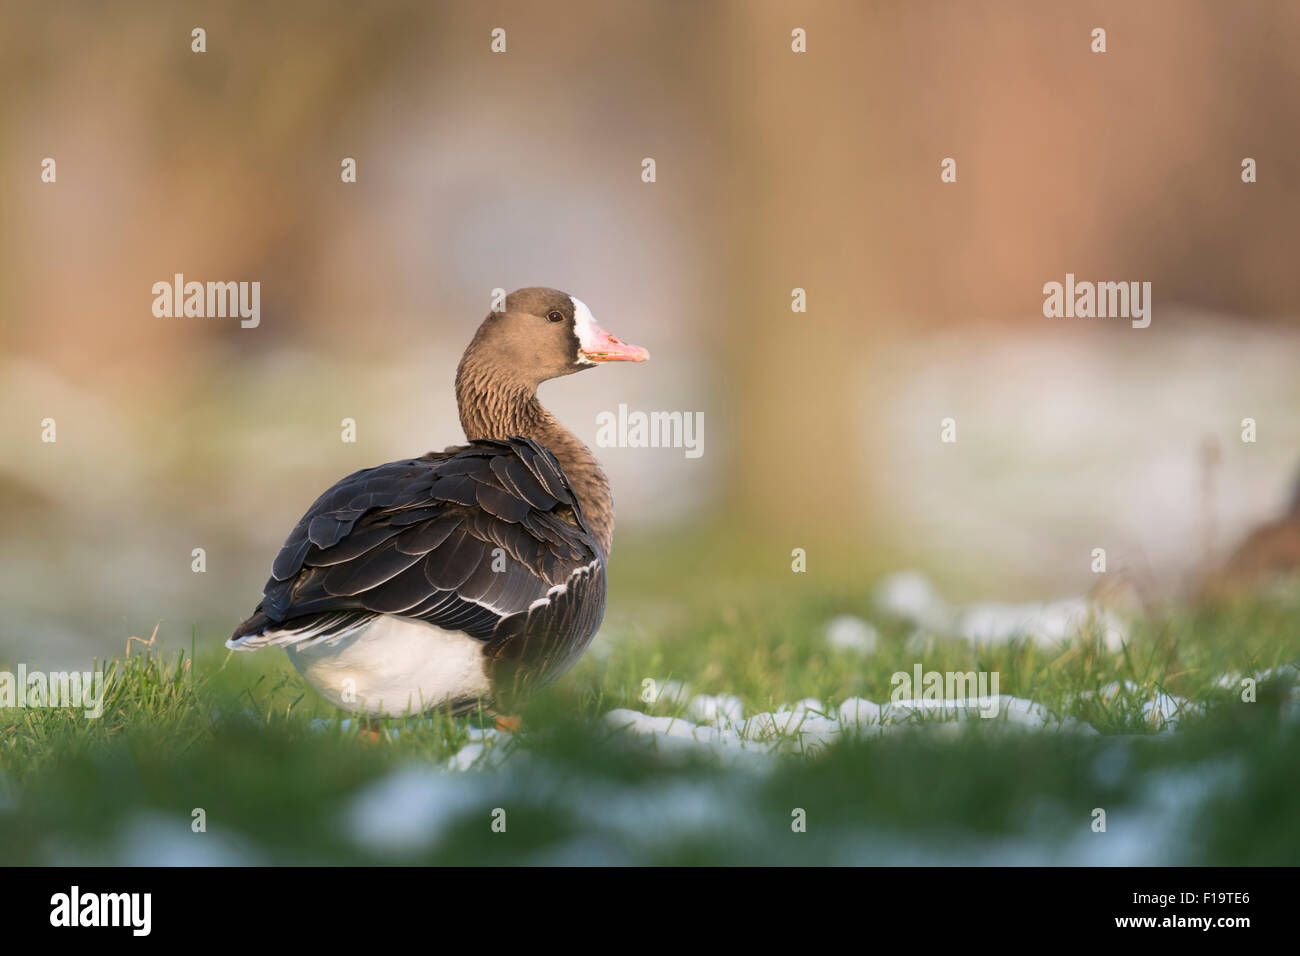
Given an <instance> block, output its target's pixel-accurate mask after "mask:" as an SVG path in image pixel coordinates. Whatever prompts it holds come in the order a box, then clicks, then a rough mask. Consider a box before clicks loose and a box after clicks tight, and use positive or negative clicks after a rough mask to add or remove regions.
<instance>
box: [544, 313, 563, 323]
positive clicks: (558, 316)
mask: <svg viewBox="0 0 1300 956" xmlns="http://www.w3.org/2000/svg"><path fill="white" fill-rule="evenodd" d="M546 317H547V318H548V319H550V320H551V321H552V322H563V321H564V315H563V314H562V313H560V312H548V313H546Z"/></svg>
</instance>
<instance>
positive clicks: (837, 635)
mask: <svg viewBox="0 0 1300 956" xmlns="http://www.w3.org/2000/svg"><path fill="white" fill-rule="evenodd" d="M879 641H880V635H879V634H878V633H877V632H876V629H875V628H874V627H872V626H871V624H869V623H868V622H867V621H864V620H863V619H862V618H860V617H856V616H855V615H852V614H841V615H839V616H838V617H834V618H831V620H830V621H828V622H827V624H826V643H827V644H829V645H830V646H831V648H833V649H834V650H837V651H851V652H853V653H855V654H861V655H862V656H863V657H869V656H871V655H872V654H874V653H876V645H877V644H878V643H879Z"/></svg>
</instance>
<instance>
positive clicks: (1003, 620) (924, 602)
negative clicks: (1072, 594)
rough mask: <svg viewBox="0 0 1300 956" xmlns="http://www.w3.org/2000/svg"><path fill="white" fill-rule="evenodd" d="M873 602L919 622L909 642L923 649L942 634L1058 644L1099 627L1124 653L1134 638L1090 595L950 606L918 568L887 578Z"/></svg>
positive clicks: (990, 641) (978, 641)
mask: <svg viewBox="0 0 1300 956" xmlns="http://www.w3.org/2000/svg"><path fill="white" fill-rule="evenodd" d="M874 600H875V604H876V607H877V608H879V609H880V610H881V611H883V612H885V613H888V614H891V615H893V616H894V617H897V618H900V619H902V620H904V621H910V622H911V623H913V624H915V625H916V626H917V628H918V631H917V633H916V634H915V635H914V636H913V641H912V642H910V646H914V647H923V646H924V645H925V643H926V642H928V641H930V640H932V639H933V635H934V634H935V633H939V634H952V635H955V636H957V637H960V638H963V639H964V640H967V641H970V642H971V643H972V644H974V645H976V646H985V647H987V646H996V645H1000V644H1006V643H1008V642H1010V641H1013V640H1019V639H1025V640H1029V641H1032V642H1033V643H1035V644H1038V645H1040V646H1043V647H1049V648H1056V647H1060V646H1061V645H1063V644H1064V643H1065V642H1066V641H1068V640H1070V639H1071V638H1075V637H1078V636H1080V635H1087V634H1089V633H1091V629H1092V628H1096V629H1097V631H1099V632H1100V634H1101V637H1102V641H1103V643H1104V644H1105V646H1106V648H1107V649H1108V650H1111V651H1119V650H1120V649H1121V648H1123V646H1124V644H1125V642H1126V641H1127V640H1128V637H1129V629H1128V625H1127V624H1126V623H1125V621H1124V620H1123V619H1121V618H1120V617H1119V616H1118V615H1117V614H1115V613H1114V612H1113V611H1110V610H1108V609H1107V608H1104V607H1102V606H1100V605H1099V604H1097V603H1096V602H1094V601H1090V600H1088V599H1086V598H1081V597H1080V598H1066V599H1063V600H1059V601H1049V602H1027V603H1022V604H1016V603H1009V602H1003V601H977V602H975V603H973V604H969V605H967V606H965V607H951V606H949V605H948V604H947V602H945V601H944V599H943V598H942V597H941V596H940V595H939V593H938V592H937V591H936V590H935V588H934V586H933V585H932V584H931V583H930V582H929V580H928V579H927V578H926V577H925V576H924V575H922V574H920V573H919V572H917V571H904V572H900V573H897V574H891V575H888V576H887V577H885V578H882V579H881V581H880V583H879V584H877V585H876V589H875V592H874Z"/></svg>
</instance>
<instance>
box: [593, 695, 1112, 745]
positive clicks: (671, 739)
mask: <svg viewBox="0 0 1300 956" xmlns="http://www.w3.org/2000/svg"><path fill="white" fill-rule="evenodd" d="M714 700H716V698H708V699H707V700H706V699H702V698H695V699H694V700H692V701H691V703H690V705H689V706H688V707H687V711H688V713H691V714H692V715H695V716H696V719H697V720H700V722H699V723H695V722H693V721H692V720H688V719H685V718H682V717H671V716H667V717H657V716H653V715H650V714H645V713H642V712H641V711H638V710H632V709H629V708H618V709H616V710H612V711H610V712H609V713H607V714H606V715H605V716H604V718H603V719H604V722H605V724H606V725H608V726H609V727H610V728H611V729H613V730H614V731H615V733H617V734H623V735H626V737H627V738H628V739H630V740H638V741H640V742H643V743H645V744H648V745H650V746H653V747H654V748H655V749H657V750H660V751H663V752H668V753H697V754H712V755H714V756H718V757H721V758H723V759H725V760H747V759H748V758H749V757H751V756H752V755H755V754H761V755H771V754H777V753H811V752H815V751H817V750H818V749H820V748H823V747H827V746H831V745H833V744H835V743H836V742H837V741H838V740H841V739H845V738H847V737H851V736H857V737H862V736H872V735H874V736H878V735H881V734H885V733H891V732H895V731H898V730H904V729H907V728H910V727H915V726H918V725H927V726H929V725H935V724H938V725H955V724H960V723H964V722H968V721H971V720H978V721H987V722H988V723H989V724H990V725H996V726H999V727H1002V728H1005V727H1008V726H1014V727H1019V728H1023V729H1028V730H1065V731H1072V732H1078V733H1085V734H1095V733H1096V732H1097V731H1096V730H1095V729H1094V728H1093V727H1092V726H1091V725H1089V724H1087V723H1085V722H1083V721H1079V720H1074V719H1071V718H1060V717H1057V716H1056V715H1054V714H1053V713H1052V712H1051V711H1049V710H1048V709H1047V708H1046V707H1044V706H1043V705H1042V704H1038V703H1035V702H1033V701H1030V700H1025V699H1023V698H1019V697H1012V696H1010V695H1007V694H999V695H990V696H985V697H970V698H960V699H953V700H930V699H907V700H901V701H896V702H894V701H891V702H890V703H887V704H877V703H875V702H873V701H869V700H865V699H863V698H861V697H853V698H850V699H849V700H846V701H844V703H842V704H841V705H840V706H839V708H838V709H837V710H829V709H827V708H826V707H825V706H824V705H823V704H822V703H821V701H818V700H815V699H813V698H805V699H804V700H801V701H798V702H797V703H795V704H794V705H792V706H786V707H781V708H778V709H777V710H775V711H770V712H768V711H765V712H762V713H757V714H751V715H749V716H748V717H745V716H744V715H743V714H742V713H741V711H740V709H739V701H735V704H736V706H735V707H733V708H731V709H729V710H727V711H726V712H725V713H723V712H719V711H717V710H716V708H715V707H714V706H713V701H714ZM731 700H734V698H731ZM710 713H712V714H714V715H715V716H714V717H713V718H712V719H709V717H708V716H707V715H708V714H710ZM741 754H743V755H744V756H743V757H741V756H738V755H741Z"/></svg>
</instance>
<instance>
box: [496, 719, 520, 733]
mask: <svg viewBox="0 0 1300 956" xmlns="http://www.w3.org/2000/svg"><path fill="white" fill-rule="evenodd" d="M496 716H497V730H500V731H504V732H507V733H512V734H513V733H515V732H516V731H517V730H518V729H519V717H518V715H511V714H497V715H496Z"/></svg>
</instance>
